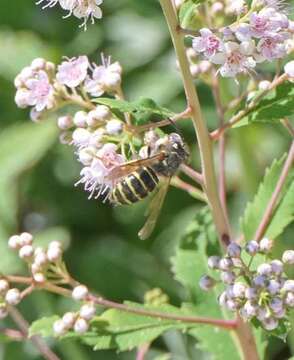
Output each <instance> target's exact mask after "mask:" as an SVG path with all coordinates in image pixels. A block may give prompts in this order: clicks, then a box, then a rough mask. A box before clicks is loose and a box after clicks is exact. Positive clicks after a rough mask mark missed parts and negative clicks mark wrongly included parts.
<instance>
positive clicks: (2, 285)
mask: <svg viewBox="0 0 294 360" xmlns="http://www.w3.org/2000/svg"><path fill="white" fill-rule="evenodd" d="M8 289H9V283H8V281H7V280H5V279H0V295H4V294H6V292H7V290H8Z"/></svg>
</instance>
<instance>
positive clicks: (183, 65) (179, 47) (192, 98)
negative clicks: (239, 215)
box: [160, 0, 259, 360]
mask: <svg viewBox="0 0 294 360" xmlns="http://www.w3.org/2000/svg"><path fill="white" fill-rule="evenodd" d="M160 4H161V7H162V10H163V13H164V15H165V18H166V21H167V23H168V26H169V30H170V34H171V38H172V41H173V44H174V48H175V51H176V54H177V58H178V62H179V69H180V72H181V75H182V79H183V84H184V89H185V94H186V98H187V102H188V105H189V106H190V108H191V110H192V114H191V118H192V121H193V124H194V128H195V131H196V135H197V140H198V145H199V150H200V156H201V163H202V169H203V176H204V190H205V193H206V195H207V198H208V202H209V205H210V208H211V211H212V216H213V219H214V223H215V226H216V229H217V232H218V234H219V237H220V240H221V243H222V244H223V245H224V246H227V245H228V244H229V243H230V233H229V225H228V223H227V219H226V216H225V214H224V212H223V209H222V206H221V203H220V199H219V195H218V189H217V182H216V175H215V169H214V163H213V153H212V144H211V142H212V139H211V138H210V135H209V132H208V129H207V126H206V124H205V121H204V119H203V116H202V113H201V108H200V103H199V100H198V95H197V92H196V88H195V86H194V83H193V79H192V77H191V73H190V67H189V62H188V59H187V56H186V51H185V46H184V42H183V34H182V33H181V32H180V31H179V24H178V19H177V15H176V13H175V11H174V8H173V6H172V3H171V1H170V0H160ZM235 334H236V336H237V338H238V342H239V345H240V347H241V351H242V354H243V357H244V359H248V360H249V359H250V360H258V358H259V357H258V353H257V348H256V343H255V339H254V337H253V334H252V333H251V329H250V326H249V325H248V324H245V323H244V322H243V321H242V320H241V319H239V321H238V326H237V328H236V329H235Z"/></svg>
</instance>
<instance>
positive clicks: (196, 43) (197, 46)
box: [193, 28, 222, 58]
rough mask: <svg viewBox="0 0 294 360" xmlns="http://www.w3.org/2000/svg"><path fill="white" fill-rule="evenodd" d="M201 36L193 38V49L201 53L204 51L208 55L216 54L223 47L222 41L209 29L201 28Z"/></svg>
mask: <svg viewBox="0 0 294 360" xmlns="http://www.w3.org/2000/svg"><path fill="white" fill-rule="evenodd" d="M200 34H201V36H197V37H195V38H194V39H193V49H194V50H195V51H196V52H198V53H201V52H203V53H204V55H205V56H206V57H208V58H209V57H211V56H213V55H215V53H216V52H217V51H220V50H221V48H222V43H221V41H220V39H219V38H218V37H216V36H215V35H214V34H213V33H212V32H211V31H210V30H209V29H206V28H203V29H201V30H200Z"/></svg>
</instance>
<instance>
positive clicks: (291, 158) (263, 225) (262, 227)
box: [254, 141, 294, 241]
mask: <svg viewBox="0 0 294 360" xmlns="http://www.w3.org/2000/svg"><path fill="white" fill-rule="evenodd" d="M293 162H294V141H292V145H291V147H290V150H289V154H288V157H287V159H286V161H285V164H284V167H283V170H282V173H281V176H280V178H279V180H278V182H277V185H276V188H275V190H274V192H273V194H272V197H271V199H270V201H269V203H268V205H267V207H266V210H265V213H264V215H263V218H262V220H261V222H260V224H259V226H258V228H257V230H256V233H255V236H254V239H255V240H256V241H259V240H261V238H262V236H263V235H264V233H265V231H266V229H267V226H268V225H269V223H270V221H271V217H272V215H273V212H274V210H275V207H276V205H277V202H278V198H279V195H280V193H281V191H282V188H283V186H284V184H285V182H286V180H287V176H288V174H289V171H290V169H291V168H292V166H293Z"/></svg>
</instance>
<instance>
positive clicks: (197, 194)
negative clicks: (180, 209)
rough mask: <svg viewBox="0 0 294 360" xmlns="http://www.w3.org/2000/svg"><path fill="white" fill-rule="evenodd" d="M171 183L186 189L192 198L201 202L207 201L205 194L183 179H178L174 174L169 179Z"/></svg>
mask: <svg viewBox="0 0 294 360" xmlns="http://www.w3.org/2000/svg"><path fill="white" fill-rule="evenodd" d="M171 185H172V186H174V187H176V188H178V189H181V190H184V191H186V192H187V193H188V194H189V195H191V196H192V197H193V198H195V199H197V200H200V201H203V202H207V199H206V196H205V194H204V193H203V192H202V191H201V190H199V189H197V188H196V187H194V186H193V185H191V184H189V183H186V182H185V181H183V180H182V179H180V178H179V177H178V176H174V177H173V178H172V179H171Z"/></svg>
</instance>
